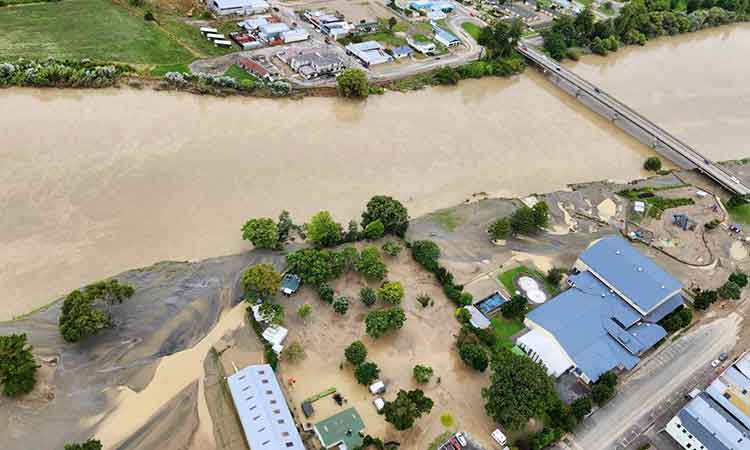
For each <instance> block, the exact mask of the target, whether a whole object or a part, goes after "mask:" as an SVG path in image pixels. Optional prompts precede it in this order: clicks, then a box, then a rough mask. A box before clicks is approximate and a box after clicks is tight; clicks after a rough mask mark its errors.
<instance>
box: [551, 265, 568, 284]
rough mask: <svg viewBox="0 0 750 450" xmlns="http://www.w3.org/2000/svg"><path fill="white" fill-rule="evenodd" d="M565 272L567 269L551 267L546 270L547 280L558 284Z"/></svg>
mask: <svg viewBox="0 0 750 450" xmlns="http://www.w3.org/2000/svg"><path fill="white" fill-rule="evenodd" d="M566 273H567V270H565V269H563V268H561V267H552V268H551V269H550V270H549V271H547V281H549V282H550V283H551V284H553V285H555V286H559V285H560V282H561V281H562V279H563V276H564V275H565V274H566Z"/></svg>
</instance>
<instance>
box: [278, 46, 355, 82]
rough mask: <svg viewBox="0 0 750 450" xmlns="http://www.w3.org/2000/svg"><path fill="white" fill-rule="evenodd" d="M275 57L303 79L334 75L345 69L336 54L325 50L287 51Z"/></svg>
mask: <svg viewBox="0 0 750 450" xmlns="http://www.w3.org/2000/svg"><path fill="white" fill-rule="evenodd" d="M276 56H277V57H278V58H279V59H280V60H282V61H283V62H285V63H286V64H288V65H289V67H291V68H292V70H294V71H295V72H297V73H299V74H300V75H302V77H303V78H305V79H311V78H315V77H319V76H323V75H334V74H336V73H338V72H341V71H342V70H344V69H345V68H346V65H345V64H344V61H342V60H341V58H339V56H338V54H336V52H334V51H332V50H328V49H325V48H310V49H304V50H287V51H283V52H279V53H278V54H277V55H276Z"/></svg>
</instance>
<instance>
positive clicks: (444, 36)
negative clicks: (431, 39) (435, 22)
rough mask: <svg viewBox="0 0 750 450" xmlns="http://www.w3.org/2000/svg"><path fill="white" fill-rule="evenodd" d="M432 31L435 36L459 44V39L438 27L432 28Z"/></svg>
mask: <svg viewBox="0 0 750 450" xmlns="http://www.w3.org/2000/svg"><path fill="white" fill-rule="evenodd" d="M432 31H433V32H434V33H435V36H440V37H441V38H442V39H444V40H446V41H448V42H456V41H458V42H460V39H458V38H457V37H456V36H454V35H452V34H451V33H449V32H447V31H445V30H444V29H442V28H440V27H432Z"/></svg>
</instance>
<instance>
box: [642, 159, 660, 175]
mask: <svg viewBox="0 0 750 450" xmlns="http://www.w3.org/2000/svg"><path fill="white" fill-rule="evenodd" d="M643 168H644V169H646V170H650V171H652V172H658V171H660V170H661V159H659V157H657V156H650V157H648V158H647V159H646V162H645V163H643Z"/></svg>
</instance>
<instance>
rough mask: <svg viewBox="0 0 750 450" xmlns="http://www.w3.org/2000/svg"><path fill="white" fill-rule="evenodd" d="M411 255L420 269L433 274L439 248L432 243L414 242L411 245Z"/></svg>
mask: <svg viewBox="0 0 750 450" xmlns="http://www.w3.org/2000/svg"><path fill="white" fill-rule="evenodd" d="M411 255H412V257H413V258H414V260H415V261H416V262H418V263H419V264H421V265H422V267H424V268H425V269H427V270H429V271H430V272H434V271H436V270H437V268H438V258H439V257H440V247H438V245H437V244H436V243H434V242H432V241H415V242H414V243H413V244H412V245H411Z"/></svg>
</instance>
